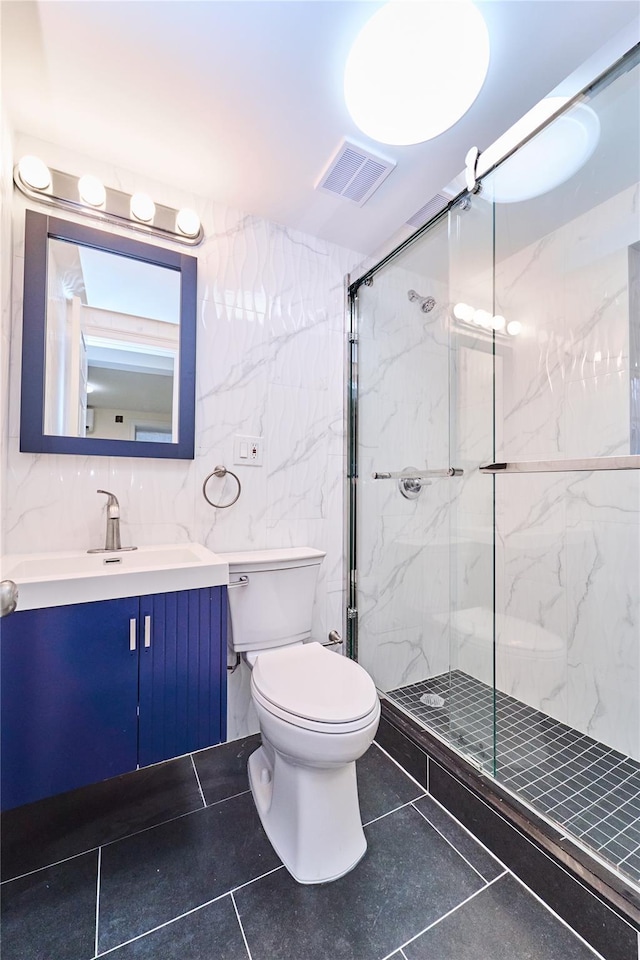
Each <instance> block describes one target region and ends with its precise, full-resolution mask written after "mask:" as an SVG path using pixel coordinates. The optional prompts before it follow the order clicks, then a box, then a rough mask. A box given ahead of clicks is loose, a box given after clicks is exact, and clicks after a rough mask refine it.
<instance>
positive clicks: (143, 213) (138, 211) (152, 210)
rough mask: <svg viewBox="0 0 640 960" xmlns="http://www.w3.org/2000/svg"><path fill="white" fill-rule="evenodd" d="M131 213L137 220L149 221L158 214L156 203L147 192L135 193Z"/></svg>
mask: <svg viewBox="0 0 640 960" xmlns="http://www.w3.org/2000/svg"><path fill="white" fill-rule="evenodd" d="M131 213H132V214H133V216H134V217H135V218H136V219H137V220H143V221H144V223H149V221H150V220H153V218H154V217H155V215H156V205H155V203H154V202H153V200H152V199H151V197H150V196H149V195H148V194H146V193H134V195H133V196H132V197H131Z"/></svg>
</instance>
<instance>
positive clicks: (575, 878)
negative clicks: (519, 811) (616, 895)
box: [442, 767, 636, 930]
mask: <svg viewBox="0 0 640 960" xmlns="http://www.w3.org/2000/svg"><path fill="white" fill-rule="evenodd" d="M442 769H443V770H444V769H445V768H444V767H443V768H442ZM445 772H447V771H446V770H445ZM450 776H452V775H451V774H450ZM454 779H455V778H454ZM457 783H458V785H459V786H460V787H461V788H462V789H463V790H464V791H465V792H466V793H468V794H470V795H471V796H472V797H473V798H474V800H477V801H478V802H479V803H481V804H482V806H483V807H484V808H486V809H487V810H489V812H490V813H492V814H493V815H494V816H496V817H498V819H499V820H501V821H502V823H504V824H505V825H506V826H507V827H509V828H510V829H511V830H513V831H515V832H516V833H518V834H519V836H520V837H521V839H523V840H524V841H525V842H526V843H528V844H529V846H531V847H533V848H534V850H537V852H538V853H540V854H542V856H543V857H545V859H546V860H549V861H550V862H551V863H553V864H554V866H555V867H557V868H558V869H559V870H560V871H561V872H562V873H563V874H564V876H566V877H569V879H570V880H572V881H573V882H574V883H576V884H577V885H578V886H579V887H580V888H581V889H582V890H583V891H584V892H585V893H588V894H589V895H590V896H591V897H593V898H594V899H596V900H597V899H598V897H597V895H596V894H595V893H594V892H593V891H592V890H590V889H589V888H588V887H586V886H585V884H584V883H583V882H582V880H581V878H580V877H578V876H573V875H572V874H571V873H569V871H568V870H567V868H566V867H565V866H564V865H563V864H561V863H558V862H557V861H556V860H554V859H553V858H552V857H551V856H550V855H549V854H548V853H547V851H546V850H544V849H543V848H541V847H538V846H536V844H535V843H534V842H533V840H531V839H530V838H529V837H527V836H525V834H523V833H520V831H519V830H518V828H517V827H515V826H514V825H513V824H511V823H509V821H508V820H507V819H505V817H504V816H503V815H502V814H501V813H500V812H499V811H498V810H494V809H493V808H492V807H490V806H489V804H488V803H486V801H485V800H484V799H483V798H482V797H479V796H476V794H474V793H473V792H472V791H471V790H470V789H469V787H467V786H466V784H464V783H462V782H461V781H457ZM445 809H446V808H445ZM491 855H492V856H494V854H491ZM498 862H499V863H500V862H501V861H498ZM514 876H515V874H514ZM497 879H499V878H497ZM492 882H493V881H492ZM527 889H529V888H527ZM532 892H533V891H532ZM543 902H544V901H543ZM601 902H602V901H601ZM605 906H606V908H607V910H609V912H610V913H612V914H614V915H615V916H617V917H618V918H619V919H620V920H621V921H622V922H623V923H625V924H626V925H627V926H628V927H631V929H632V930H635V929H636V928H635V927H634V926H633V924H632V923H631V921H629V920H627V919H626V918H625V917H622V916H620V914H619V913H617V912H616V911H615V910H613V909H612V908H611V907H609V906H608V905H606V904H605Z"/></svg>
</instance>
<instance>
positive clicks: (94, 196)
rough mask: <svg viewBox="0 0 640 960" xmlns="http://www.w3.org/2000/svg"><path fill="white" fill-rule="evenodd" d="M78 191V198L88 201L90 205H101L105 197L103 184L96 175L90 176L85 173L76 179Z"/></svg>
mask: <svg viewBox="0 0 640 960" xmlns="http://www.w3.org/2000/svg"><path fill="white" fill-rule="evenodd" d="M78 193H79V194H80V199H81V200H83V201H84V202H85V203H88V204H89V206H91V207H101V206H102V204H103V203H104V202H105V200H106V199H107V191H106V190H105V188H104V184H103V183H102V181H101V180H98V178H97V177H92V176H91V174H89V173H87V174H85V175H84V176H83V177H80V180H79V181H78Z"/></svg>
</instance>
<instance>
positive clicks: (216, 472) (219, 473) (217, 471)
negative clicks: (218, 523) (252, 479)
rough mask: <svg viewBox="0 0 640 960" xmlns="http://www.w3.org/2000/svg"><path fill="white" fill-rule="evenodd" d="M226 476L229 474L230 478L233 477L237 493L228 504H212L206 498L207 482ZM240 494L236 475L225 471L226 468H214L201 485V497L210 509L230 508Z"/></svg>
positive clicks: (239, 485) (240, 487) (240, 489)
mask: <svg viewBox="0 0 640 960" xmlns="http://www.w3.org/2000/svg"><path fill="white" fill-rule="evenodd" d="M227 474H229V476H230V477H233V479H234V480H235V482H236V483H237V484H238V492H237V493H236V495H235V497H234V498H233V500H230V501H229V503H214V502H213V500H211V499H210V498H209V497H208V496H207V484H208V483H209V480H211V477H226V476H227ZM241 493H242V484H241V483H240V480H239V479H238V477H237V475H236V474H235V473H233V471H231V470H227V468H226V467H222V466H218V467H214V468H213V471H212V472H211V473H210V474H209V476H208V477H205V481H204V483H203V484H202V495H203V497H204V498H205V500H206V501H207V503H210V504H211V506H212V507H216V508H217V509H218V510H226V509H227V507H232V506H233V505H234V503H235V502H236V501H237V500H238V498H239V496H240V494H241Z"/></svg>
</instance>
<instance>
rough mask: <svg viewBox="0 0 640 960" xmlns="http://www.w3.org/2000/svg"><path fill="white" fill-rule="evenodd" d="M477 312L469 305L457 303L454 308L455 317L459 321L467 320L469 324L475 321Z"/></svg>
mask: <svg viewBox="0 0 640 960" xmlns="http://www.w3.org/2000/svg"><path fill="white" fill-rule="evenodd" d="M474 313H475V310H474V309H473V307H470V306H469V304H468V303H456V305H455V307H454V308H453V315H454V317H456V318H457V319H458V320H466V322H467V323H470V322H471V321H472V320H473V314H474Z"/></svg>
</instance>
